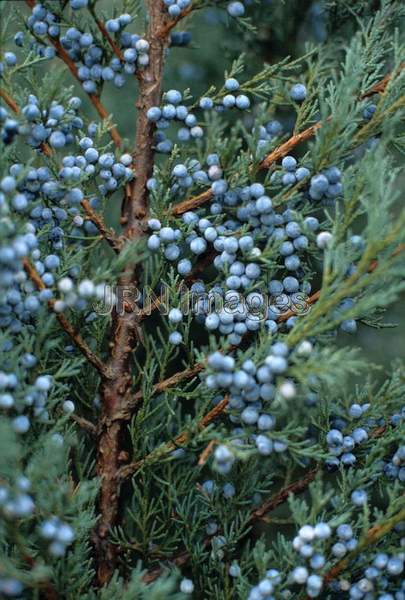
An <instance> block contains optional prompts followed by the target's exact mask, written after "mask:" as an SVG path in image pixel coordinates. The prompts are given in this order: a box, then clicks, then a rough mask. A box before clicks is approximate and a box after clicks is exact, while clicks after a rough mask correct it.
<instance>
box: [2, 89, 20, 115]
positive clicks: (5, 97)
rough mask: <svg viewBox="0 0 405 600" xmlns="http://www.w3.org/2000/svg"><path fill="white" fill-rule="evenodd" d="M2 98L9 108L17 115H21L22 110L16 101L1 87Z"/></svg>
mask: <svg viewBox="0 0 405 600" xmlns="http://www.w3.org/2000/svg"><path fill="white" fill-rule="evenodd" d="M0 98H3V100H4V102H5V103H6V104H7V106H8V107H9V108H11V110H12V111H13V112H15V113H16V114H17V115H18V114H19V113H20V108H19V107H18V105H17V104H16V103H15V102H14V100H13V99H12V98H11V97H10V96H9V95H8V94H7V92H6V90H4V89H3V88H2V87H0Z"/></svg>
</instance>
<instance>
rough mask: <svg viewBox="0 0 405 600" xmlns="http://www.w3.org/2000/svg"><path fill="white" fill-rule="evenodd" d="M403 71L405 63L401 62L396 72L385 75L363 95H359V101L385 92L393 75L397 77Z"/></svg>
mask: <svg viewBox="0 0 405 600" xmlns="http://www.w3.org/2000/svg"><path fill="white" fill-rule="evenodd" d="M403 69H405V62H403V63H401V64H400V65H399V67H398V70H397V71H394V72H393V73H387V75H386V76H385V77H384V79H382V80H381V81H377V83H375V84H374V85H373V86H372V87H371V88H370V89H368V90H366V91H365V92H364V93H363V94H361V96H360V99H361V100H364V99H365V98H369V97H370V96H373V95H374V94H381V93H383V92H384V91H385V88H386V87H387V85H388V83H389V82H390V80H391V79H392V78H393V77H394V76H395V75H398V74H399V73H400V72H401V71H402V70H403Z"/></svg>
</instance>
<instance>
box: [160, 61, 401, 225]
mask: <svg viewBox="0 0 405 600" xmlns="http://www.w3.org/2000/svg"><path fill="white" fill-rule="evenodd" d="M404 67H405V63H403V64H402V65H401V66H400V69H399V71H397V72H396V73H388V74H387V75H386V76H385V77H384V79H382V80H381V81H379V82H377V83H376V84H374V85H373V86H372V87H371V88H370V89H369V90H367V91H366V92H364V93H363V94H362V95H361V96H360V99H361V100H362V99H364V98H368V97H369V96H373V95H374V94H382V93H383V92H384V91H385V89H386V87H387V85H388V83H389V82H390V81H391V79H392V77H393V76H394V75H397V74H398V72H400V71H401V70H402V69H403V68H404ZM321 127H322V122H321V121H318V122H317V123H314V124H313V125H310V126H309V127H307V129H304V131H301V132H300V133H297V134H295V135H293V136H292V137H290V138H289V139H288V140H287V141H286V142H284V143H283V144H281V145H280V146H278V147H277V148H275V150H273V151H272V152H270V154H268V155H267V156H266V157H265V158H264V159H263V160H262V161H261V163H259V165H258V170H259V171H262V170H264V169H269V168H270V167H271V166H272V165H273V164H274V163H276V162H277V161H279V160H281V159H282V158H284V156H287V155H288V154H289V153H290V152H291V151H292V150H293V149H294V148H295V147H296V146H298V145H299V144H302V143H303V142H306V141H308V140H310V139H311V138H313V137H314V135H315V134H316V132H317V131H318V129H320V128H321ZM213 197H214V195H213V193H212V191H211V190H206V191H205V192H202V193H201V194H199V195H198V196H194V197H193V198H188V199H187V200H184V201H183V202H179V204H176V206H174V207H173V208H172V209H171V211H170V214H171V215H173V216H175V217H178V216H180V215H182V214H184V213H185V212H187V211H188V210H194V209H196V208H198V207H200V206H202V205H203V204H205V203H206V202H209V201H210V200H212V198H213Z"/></svg>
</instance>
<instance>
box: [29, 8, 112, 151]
mask: <svg viewBox="0 0 405 600" xmlns="http://www.w3.org/2000/svg"><path fill="white" fill-rule="evenodd" d="M25 2H26V4H28V6H29V7H30V8H33V7H34V6H35V4H36V2H35V0H25ZM48 40H49V42H50V43H51V44H52V46H53V47H54V48H55V50H56V54H57V55H58V56H59V58H60V59H61V60H63V62H64V63H65V64H66V66H67V67H68V69H69V71H70V72H71V73H72V75H73V77H74V78H75V79H77V81H79V82H80V84H81V80H80V78H79V75H78V71H77V67H76V65H75V63H74V62H73V60H72V59H71V58H70V56H69V54H68V53H67V52H66V50H65V49H64V48H63V46H62V44H61V43H60V41H59V40H58V39H57V38H53V37H51V36H48ZM87 95H88V97H89V99H90V102H91V103H92V104H93V106H94V108H95V109H96V111H97V112H98V114H99V115H100V117H101V118H102V119H108V117H109V114H108V112H107V110H106V108H105V106H104V105H103V103H102V102H101V100H100V97H99V96H97V94H87ZM109 133H110V136H111V139H112V140H113V142H114V144H115V145H116V146H117V147H118V148H119V147H120V146H121V145H122V138H121V136H120V134H119V133H118V130H117V128H116V127H114V126H112V127H110V129H109Z"/></svg>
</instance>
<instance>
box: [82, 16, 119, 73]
mask: <svg viewBox="0 0 405 600" xmlns="http://www.w3.org/2000/svg"><path fill="white" fill-rule="evenodd" d="M88 9H89V12H90V14H91V16H92V17H93V19H94V22H95V24H96V25H97V27H98V29H99V31H100V33H101V34H102V36H103V37H104V38H105V39H106V40H107V42H108V43H109V45H110V47H111V49H112V51H113V52H114V54H115V55H116V56H117V57H118V58H119V59H120V61H121V62H125V59H124V55H123V53H122V52H121V48H120V47H119V46H117V44H116V43H115V42H114V40H113V39H112V37H111V36H110V34H109V33H108V31H107V29H106V27H105V25H104V23H103V22H102V21H100V19H99V18H98V17H97V15H96V11H95V7H94V5H90V6H88Z"/></svg>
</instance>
